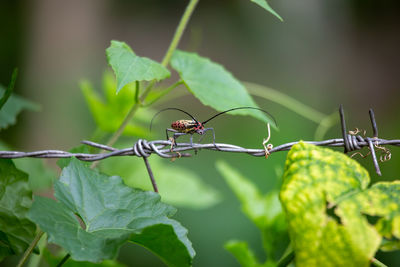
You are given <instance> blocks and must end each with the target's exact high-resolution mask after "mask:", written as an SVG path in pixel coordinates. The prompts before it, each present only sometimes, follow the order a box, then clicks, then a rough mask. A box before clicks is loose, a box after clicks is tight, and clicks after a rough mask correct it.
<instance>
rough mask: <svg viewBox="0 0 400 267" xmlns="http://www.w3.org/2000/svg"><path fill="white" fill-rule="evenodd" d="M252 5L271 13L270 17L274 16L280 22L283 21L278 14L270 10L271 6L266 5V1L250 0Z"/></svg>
mask: <svg viewBox="0 0 400 267" xmlns="http://www.w3.org/2000/svg"><path fill="white" fill-rule="evenodd" d="M250 1H251V2H253V3H256V4H257V5H259V6H260V7H262V8H264V9H265V10H267V11H268V12H269V13H271V14H272V15H274V16H275V17H277V18H278V19H279V20H280V21H283V19H282V18H281V16H279V14H278V13H276V12H275V10H273V9H272V8H271V6H270V5H269V4H268V2H267V1H266V0H250Z"/></svg>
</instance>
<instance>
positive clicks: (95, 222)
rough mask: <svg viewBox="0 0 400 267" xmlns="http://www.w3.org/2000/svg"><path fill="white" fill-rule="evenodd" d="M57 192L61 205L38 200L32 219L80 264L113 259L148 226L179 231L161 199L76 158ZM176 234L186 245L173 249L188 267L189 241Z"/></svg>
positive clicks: (155, 249) (45, 199) (172, 211)
mask: <svg viewBox="0 0 400 267" xmlns="http://www.w3.org/2000/svg"><path fill="white" fill-rule="evenodd" d="M54 190H55V194H54V195H55V197H56V199H57V200H58V202H56V201H54V200H52V199H48V198H43V197H35V201H34V203H33V205H32V208H31V210H30V212H29V217H30V218H31V219H32V220H33V221H34V222H36V223H37V224H38V225H39V226H40V228H41V229H42V230H43V231H45V232H47V234H48V236H49V242H52V243H56V244H58V245H60V246H62V247H63V248H64V249H65V250H67V251H68V253H70V254H71V257H72V259H74V260H77V261H89V262H100V261H103V260H105V259H112V258H115V257H116V255H117V253H118V249H119V247H120V246H121V245H122V244H124V243H125V242H126V241H128V240H129V239H130V238H131V236H132V234H140V233H143V231H145V230H146V229H147V228H148V227H154V226H156V225H159V224H162V225H166V227H169V228H171V229H176V228H175V225H173V224H174V221H173V220H171V219H168V217H170V216H172V215H173V214H174V213H175V209H174V208H173V207H171V206H169V205H166V204H164V203H162V202H160V196H159V195H158V194H156V193H153V192H144V191H141V190H138V189H132V188H129V187H127V186H126V185H124V184H123V182H122V179H121V178H120V177H119V176H111V177H109V176H106V175H104V174H101V173H98V172H96V171H94V170H91V169H89V168H87V167H86V166H85V165H84V164H83V163H81V162H80V161H79V160H77V159H73V160H72V161H71V162H70V164H69V165H68V166H67V167H65V168H64V169H63V171H62V173H61V176H60V179H59V180H58V181H57V182H56V183H55V184H54ZM77 218H79V220H78V219H77ZM81 223H82V225H83V226H81ZM153 229H154V228H153ZM180 231H182V232H184V231H185V229H184V228H183V227H181V229H180ZM174 232H175V230H174ZM152 234H155V233H153V232H152ZM159 234H160V235H161V237H160V238H163V237H165V236H163V233H162V232H161V233H159ZM175 234H176V236H178V239H179V240H180V241H181V243H183V244H185V246H180V247H173V249H174V253H177V254H179V255H183V254H185V252H186V253H187V254H188V255H190V256H188V257H186V259H189V261H188V262H186V265H184V266H190V264H191V259H192V251H193V249H192V248H191V246H190V245H189V246H187V245H188V244H190V242H188V240H187V238H186V235H183V236H181V235H180V234H181V233H180V232H179V233H177V232H175ZM168 238H170V235H169V236H168ZM177 243H179V242H175V243H174V244H175V245H176V244H177ZM171 244H172V243H171ZM153 249H154V251H156V252H158V251H159V250H162V249H163V248H160V247H157V246H154V248H153ZM171 257H172V256H171ZM181 266H183V265H181Z"/></svg>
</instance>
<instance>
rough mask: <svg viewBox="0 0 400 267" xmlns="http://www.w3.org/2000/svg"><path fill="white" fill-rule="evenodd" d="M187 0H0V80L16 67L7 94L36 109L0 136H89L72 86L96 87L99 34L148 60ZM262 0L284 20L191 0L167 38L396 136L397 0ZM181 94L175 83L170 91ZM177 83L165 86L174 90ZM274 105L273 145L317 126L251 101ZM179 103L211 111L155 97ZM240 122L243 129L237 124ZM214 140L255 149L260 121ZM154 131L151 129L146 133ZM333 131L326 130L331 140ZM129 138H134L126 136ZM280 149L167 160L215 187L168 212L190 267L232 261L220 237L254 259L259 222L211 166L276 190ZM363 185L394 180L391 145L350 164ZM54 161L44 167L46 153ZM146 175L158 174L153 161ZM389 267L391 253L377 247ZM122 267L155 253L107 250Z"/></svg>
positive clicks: (160, 48) (58, 141)
mask: <svg viewBox="0 0 400 267" xmlns="http://www.w3.org/2000/svg"><path fill="white" fill-rule="evenodd" d="M187 2H188V1H181V0H168V1H167V0H146V1H144V0H142V1H140V0H136V1H134V0H112V1H111V0H86V1H79V0H70V1H62V0H36V1H27V0H14V1H8V0H4V1H1V2H0V36H1V42H0V82H1V83H2V84H7V83H8V81H9V79H10V76H11V73H12V70H13V68H14V67H16V66H17V67H19V70H20V75H19V78H18V81H17V86H16V93H18V94H20V95H22V96H24V97H26V98H28V99H30V100H32V101H34V102H36V103H39V104H40V106H41V111H40V112H24V113H22V114H21V115H20V116H19V117H18V124H17V125H15V126H12V127H10V128H9V129H7V130H5V131H2V132H1V133H0V137H1V139H2V140H3V141H6V142H7V143H9V144H10V145H11V146H12V147H13V148H15V149H20V150H24V151H26V150H36V149H70V148H71V147H74V146H76V145H78V144H79V142H80V141H81V140H83V139H86V138H88V137H90V136H91V133H92V132H93V130H94V128H95V124H94V121H93V119H92V117H91V115H90V113H89V110H88V108H87V106H86V104H85V101H84V98H83V96H82V93H81V90H80V88H79V85H78V84H79V81H81V80H82V79H83V78H85V79H88V80H90V81H92V82H93V84H94V85H95V86H97V87H98V88H99V87H100V85H101V77H102V75H103V73H104V71H105V70H106V69H107V68H108V67H107V63H106V57H105V49H106V48H107V47H108V46H109V44H110V40H112V39H116V40H121V41H125V42H127V43H128V44H129V45H130V46H131V47H132V48H133V49H134V51H135V52H136V53H137V54H138V55H140V56H145V57H149V58H152V59H154V60H158V61H160V60H161V59H162V57H163V55H164V53H165V52H166V50H167V47H168V45H169V42H170V41H171V38H172V35H173V33H174V31H175V27H176V25H177V24H178V22H179V19H180V17H181V15H182V13H183V11H184V9H185V7H186V4H187ZM270 4H271V6H272V7H273V8H274V9H275V10H276V11H277V12H278V13H279V14H280V15H281V16H282V17H283V19H284V22H280V21H279V20H278V19H276V18H275V17H273V16H272V15H271V14H269V13H267V12H265V11H264V10H263V9H261V8H259V7H258V6H256V5H254V4H253V3H251V2H250V1H246V0H218V1H212V0H201V1H200V3H199V4H198V6H197V8H196V10H195V12H194V14H193V17H192V19H191V21H190V23H189V25H188V28H187V30H186V33H185V35H184V37H183V40H182V42H181V43H180V45H179V47H180V48H181V49H184V50H190V51H196V52H198V53H199V54H200V55H202V56H205V57H209V58H211V59H212V60H213V61H215V62H219V63H220V64H222V65H224V66H225V67H226V68H227V69H228V70H230V71H231V72H232V73H233V74H234V75H235V77H237V78H238V79H240V80H243V81H251V82H255V83H258V84H262V85H266V86H269V87H272V88H274V89H276V90H279V91H280V92H282V93H285V94H287V95H289V96H291V97H293V98H295V99H297V100H299V101H301V102H303V103H304V104H306V105H309V106H311V107H313V108H315V109H317V110H319V111H320V112H323V113H325V114H331V113H332V112H334V111H335V110H337V109H338V106H339V104H340V103H341V104H344V107H345V110H346V116H347V121H348V127H349V128H353V127H358V128H364V129H367V130H368V131H369V133H371V131H370V125H369V117H368V109H369V108H371V107H372V108H374V110H375V113H376V118H377V122H378V127H379V130H380V131H379V136H380V137H383V138H393V139H399V138H400V123H399V122H400V120H399V115H400V110H399V97H400V90H399V89H400V66H399V62H400V49H399V48H400V16H399V14H400V2H399V1H396V0H379V1H378V0H375V1H373V0H336V1H329V0H302V1H298V0H279V1H278V0H274V1H270ZM180 90H181V91H184V90H185V89H184V88H183V87H182V88H179V89H178V90H177V91H176V92H179V91H180ZM174 92H175V91H173V93H174ZM255 100H256V101H257V103H258V104H259V106H260V107H262V108H264V109H267V110H268V111H269V112H270V113H272V114H274V116H275V117H276V119H277V120H278V124H279V131H274V132H273V136H272V143H273V144H275V145H278V144H281V143H284V142H288V141H294V140H299V139H303V140H311V139H313V137H314V132H315V129H316V127H317V124H316V123H314V122H312V121H310V120H307V119H305V118H303V117H301V116H299V115H298V114H296V113H294V112H292V111H289V110H288V109H286V108H284V107H282V106H280V105H279V104H276V103H273V102H271V101H268V100H265V99H260V98H255ZM163 107H178V108H182V109H185V110H190V111H191V112H192V113H193V114H194V115H195V116H197V117H199V118H200V119H202V118H208V117H209V116H211V115H212V114H214V111H213V110H212V109H210V108H208V107H204V106H202V105H201V103H200V102H199V101H198V100H196V99H195V98H194V97H192V96H191V95H184V96H182V97H179V98H175V99H173V100H171V101H169V102H168V101H167V102H163V103H162V104H160V105H158V106H155V107H153V108H155V109H161V108H163ZM177 115H178V116H179V115H180V114H168V115H167V114H166V115H165V116H164V117H162V118H163V119H159V123H158V124H157V126H156V132H157V133H159V134H158V136H157V137H159V138H164V129H165V128H166V127H167V126H169V123H170V121H172V120H175V119H177V117H176V116H177ZM243 124H245V125H246V127H239V125H243ZM211 126H213V127H214V128H215V131H216V135H217V141H219V142H226V143H233V144H238V145H242V146H246V147H259V146H260V140H262V138H263V137H264V136H265V134H266V133H265V125H262V123H260V122H258V121H256V120H253V119H251V118H247V117H237V116H224V117H220V118H219V119H216V120H215V121H214V122H213V123H212V125H211ZM156 135H157V134H156ZM339 136H340V127H339V125H336V126H334V127H333V128H332V129H330V130H329V131H328V133H327V135H326V137H332V138H333V137H339ZM133 142H134V140H132V143H133ZM285 156H286V153H285V152H281V153H280V154H278V153H277V154H274V155H273V156H272V157H270V159H268V160H267V161H266V160H265V159H263V158H252V157H250V156H247V155H237V154H235V155H231V154H228V153H212V152H207V151H201V152H200V153H199V154H198V155H197V156H194V157H192V158H190V159H181V160H177V161H175V162H174V163H168V164H174V165H177V166H184V167H188V168H190V169H192V170H195V171H196V172H197V173H198V174H199V175H200V176H201V177H202V179H204V181H205V182H206V183H208V184H210V185H212V186H214V187H215V188H216V189H218V190H219V191H220V192H221V194H222V195H223V200H222V201H221V202H220V203H219V204H217V205H215V206H213V207H211V208H209V209H206V210H191V209H179V212H178V214H177V216H176V217H175V218H176V219H178V220H180V221H181V223H182V224H183V225H184V226H186V227H187V228H188V229H189V238H190V239H191V241H192V242H193V245H194V248H195V250H196V252H197V256H196V257H195V260H194V266H238V264H237V262H236V261H235V259H234V258H233V257H232V256H231V255H230V254H229V253H228V252H227V251H225V250H224V249H223V244H224V242H226V241H228V240H229V239H232V238H235V239H243V240H247V241H249V243H250V246H251V248H252V249H253V250H254V251H255V252H256V254H257V256H258V257H259V259H264V258H265V255H264V253H263V250H262V245H261V238H260V234H259V232H258V230H257V228H256V227H255V226H254V225H253V224H252V223H251V222H250V221H249V220H248V219H247V218H246V217H245V216H244V215H243V214H242V213H241V211H240V205H239V202H238V200H237V199H236V198H235V196H234V195H233V193H232V192H231V191H230V189H229V188H228V186H227V185H226V184H225V182H224V181H223V179H222V178H221V176H220V175H219V174H218V172H217V171H216V169H215V165H214V164H215V161H216V160H218V159H224V160H225V161H227V162H229V163H231V164H233V165H234V166H235V167H236V168H237V169H238V170H240V172H241V173H243V174H244V175H245V176H246V177H248V178H249V179H250V180H252V181H253V182H254V183H256V184H257V185H258V186H259V188H260V190H261V191H263V192H268V191H269V190H271V189H273V188H275V187H276V186H279V174H280V173H281V171H282V168H283V165H284V161H285ZM359 161H360V162H361V163H362V164H363V165H364V166H366V167H367V168H368V169H369V170H370V171H371V176H372V178H373V180H374V181H377V180H393V179H399V178H400V177H399V176H400V175H399V174H400V153H399V150H398V149H397V150H396V149H395V148H393V149H392V160H391V161H390V162H387V163H383V164H381V168H382V173H383V176H382V177H377V176H376V175H375V174H374V171H373V168H371V163H370V161H371V160H370V158H366V159H362V160H359ZM49 165H50V166H52V165H53V164H52V162H49ZM155 173H156V176H157V175H160V174H159V173H157V170H155ZM378 258H379V259H381V260H382V261H383V262H384V263H386V264H388V265H389V266H395V265H396V263H397V265H398V264H399V262H400V255H399V253H398V252H397V253H380V254H379V255H378ZM119 260H120V261H121V262H124V263H126V264H127V265H128V266H163V264H162V263H161V262H160V260H158V259H157V258H156V257H155V256H153V255H151V254H150V253H148V252H146V251H145V250H144V249H142V248H140V247H137V246H134V245H132V244H130V245H129V244H128V245H125V246H124V247H123V248H122V249H121V253H120V256H119Z"/></svg>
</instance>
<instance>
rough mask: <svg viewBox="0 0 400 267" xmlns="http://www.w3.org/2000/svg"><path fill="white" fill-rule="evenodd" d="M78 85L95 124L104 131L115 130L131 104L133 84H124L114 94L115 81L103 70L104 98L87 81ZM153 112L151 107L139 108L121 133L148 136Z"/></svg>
mask: <svg viewBox="0 0 400 267" xmlns="http://www.w3.org/2000/svg"><path fill="white" fill-rule="evenodd" d="M80 86H81V89H82V93H83V95H84V97H85V99H86V103H87V104H88V106H89V109H90V112H91V113H92V116H93V118H94V120H95V122H96V125H97V126H98V127H99V128H100V129H101V130H102V131H104V132H108V133H114V132H116V131H117V129H118V128H119V127H120V125H121V124H122V121H123V120H124V118H125V116H126V115H127V114H128V112H129V110H130V109H131V107H132V105H133V101H134V99H135V92H136V87H135V84H129V85H127V86H125V88H124V90H123V91H121V92H120V93H119V94H118V95H116V94H115V90H116V81H115V79H114V77H113V75H112V74H111V73H110V72H105V73H104V75H103V93H104V95H105V99H103V98H102V97H101V96H100V95H99V94H98V93H97V92H96V91H95V90H94V89H93V87H92V85H91V83H89V82H88V81H83V82H81V84H80ZM153 113H154V112H153V111H151V109H139V110H138V111H137V112H136V113H135V116H134V118H133V119H132V120H131V121H130V122H129V123H128V125H127V126H126V127H125V129H124V131H123V135H127V136H138V137H146V138H149V136H150V132H149V126H148V125H149V122H150V121H151V118H152V115H151V114H153Z"/></svg>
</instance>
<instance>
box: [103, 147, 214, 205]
mask: <svg viewBox="0 0 400 267" xmlns="http://www.w3.org/2000/svg"><path fill="white" fill-rule="evenodd" d="M124 147H126V146H124ZM149 163H150V165H151V167H152V169H153V172H154V176H155V179H156V182H157V186H158V189H159V193H160V195H161V197H162V200H163V201H164V202H165V203H168V204H171V205H174V206H179V207H185V208H192V209H204V208H208V207H211V206H213V205H215V204H217V203H218V202H220V200H221V194H220V193H219V192H218V191H217V190H216V189H214V188H213V187H211V186H210V185H207V184H205V183H204V182H203V180H202V179H201V178H200V177H198V175H196V173H194V172H192V171H190V170H189V169H186V168H181V167H178V166H175V165H176V164H173V163H171V162H169V161H166V160H165V159H160V158H157V157H151V159H149ZM100 169H101V170H102V171H103V172H104V173H108V174H111V173H115V174H118V175H120V176H121V177H124V178H123V179H124V182H125V184H127V185H128V186H131V187H134V188H140V189H143V190H150V191H151V190H153V187H152V185H151V182H150V178H149V175H148V173H147V170H146V167H145V165H144V163H143V160H142V159H132V158H126V157H124V158H110V159H106V160H104V161H102V162H101V164H100ZM193 196H196V197H193Z"/></svg>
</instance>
